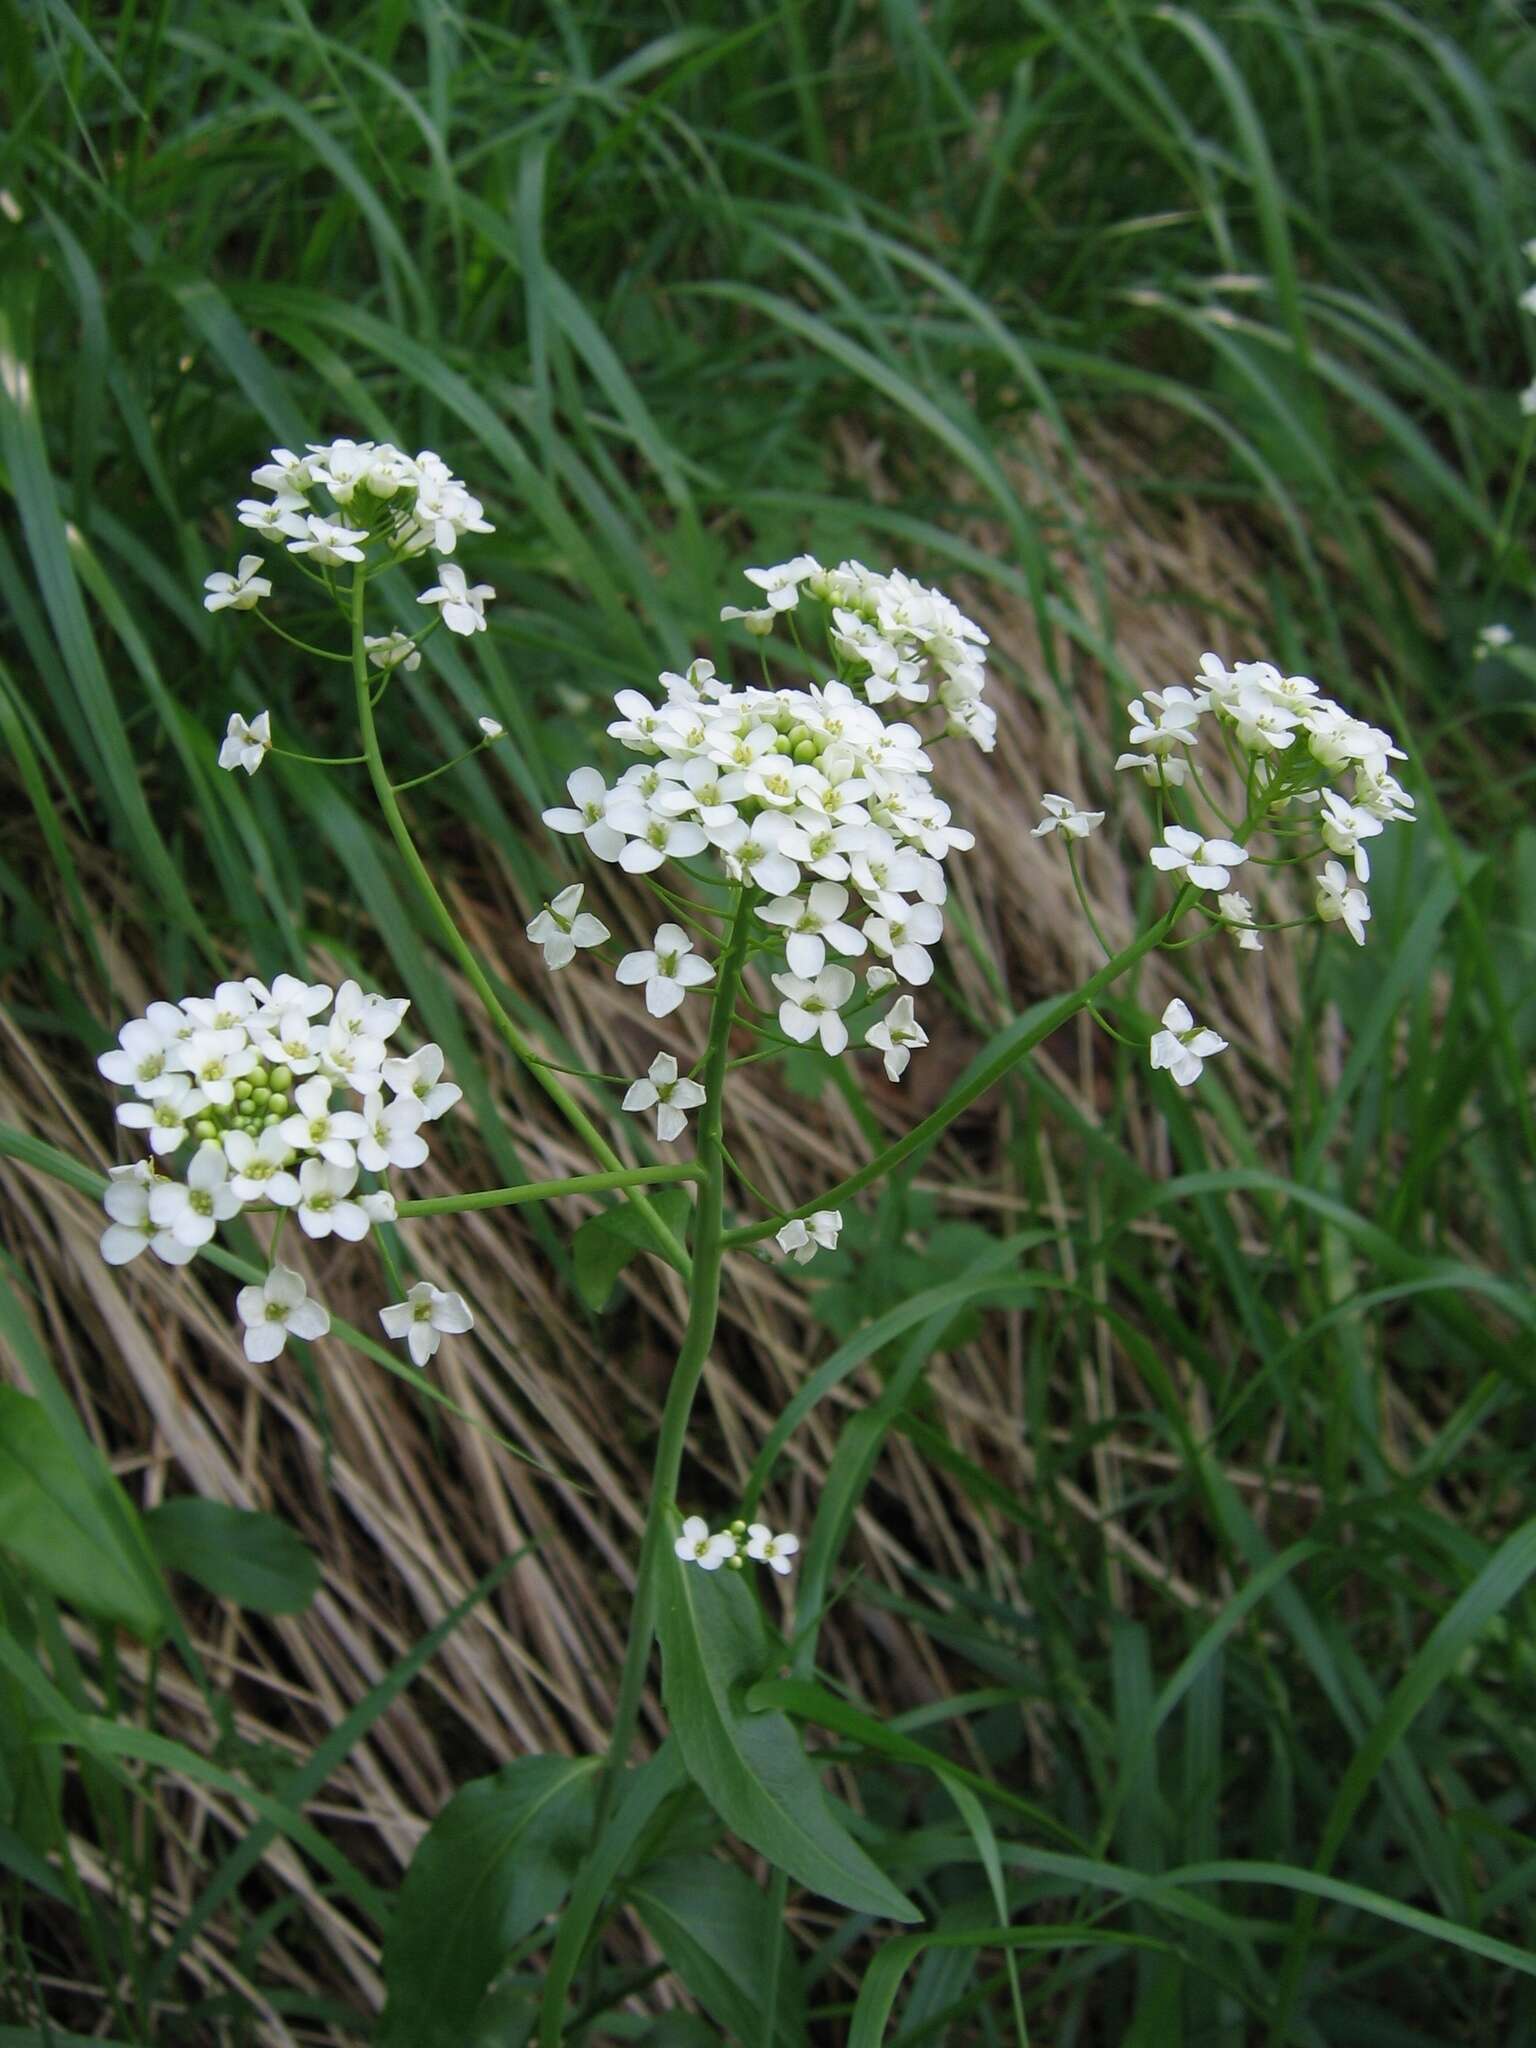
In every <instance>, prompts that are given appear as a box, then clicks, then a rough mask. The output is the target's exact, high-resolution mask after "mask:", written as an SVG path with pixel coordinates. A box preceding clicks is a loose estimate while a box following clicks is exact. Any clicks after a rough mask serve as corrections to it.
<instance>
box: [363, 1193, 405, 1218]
mask: <svg viewBox="0 0 1536 2048" xmlns="http://www.w3.org/2000/svg"><path fill="white" fill-rule="evenodd" d="M357 1206H358V1207H359V1209H361V1210H362V1212H363V1214H364V1215H365V1216H366V1217H367V1218H368V1221H369V1222H370V1223H393V1222H394V1220H395V1218H396V1216H398V1215H399V1213H400V1208H399V1204H398V1203H397V1202H396V1200H395V1198H394V1196H393V1195H392V1194H391V1193H390V1191H389V1189H388V1188H374V1189H373V1191H372V1192H371V1193H370V1194H366V1195H359V1196H358V1198H357Z"/></svg>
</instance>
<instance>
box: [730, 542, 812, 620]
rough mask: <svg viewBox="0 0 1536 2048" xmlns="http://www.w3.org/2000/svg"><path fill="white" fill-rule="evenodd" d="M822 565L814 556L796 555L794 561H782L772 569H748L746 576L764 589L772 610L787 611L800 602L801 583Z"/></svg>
mask: <svg viewBox="0 0 1536 2048" xmlns="http://www.w3.org/2000/svg"><path fill="white" fill-rule="evenodd" d="M820 567H821V564H820V563H819V562H818V561H816V559H815V558H814V556H811V555H796V556H795V558H794V560H793V561H792V562H780V563H779V564H778V565H777V567H775V568H772V569H748V570H747V572H746V577H747V581H748V582H749V583H755V584H756V585H757V587H758V589H759V590H760V591H762V593H763V595H764V597H765V598H766V599H767V600H768V609H769V610H770V611H775V612H787V611H792V610H793V609H794V607H795V606H796V605H797V604H798V603H799V602H800V585H801V584H802V583H803V582H804V581H805V579H806V578H807V576H814V575H815V574H816V573H817V571H818V570H819V569H820Z"/></svg>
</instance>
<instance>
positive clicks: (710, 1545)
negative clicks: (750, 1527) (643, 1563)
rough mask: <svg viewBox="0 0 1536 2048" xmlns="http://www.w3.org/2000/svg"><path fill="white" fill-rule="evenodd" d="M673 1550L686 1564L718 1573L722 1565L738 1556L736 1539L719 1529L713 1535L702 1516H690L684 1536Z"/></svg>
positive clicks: (678, 1540)
mask: <svg viewBox="0 0 1536 2048" xmlns="http://www.w3.org/2000/svg"><path fill="white" fill-rule="evenodd" d="M672 1548H673V1551H674V1552H675V1554H676V1555H677V1556H678V1557H680V1558H681V1559H682V1560H683V1562H684V1563H685V1564H696V1565H698V1566H699V1567H700V1568H701V1570H703V1571H706V1572H717V1571H719V1569H720V1567H721V1565H723V1564H725V1563H726V1562H727V1561H728V1560H729V1559H730V1558H733V1557H734V1556H735V1555H736V1538H735V1537H734V1536H733V1535H732V1534H731V1533H730V1531H729V1530H728V1529H717V1530H716V1531H715V1533H714V1534H713V1535H711V1534H710V1529H709V1524H708V1522H706V1521H705V1519H704V1517H703V1516H702V1515H690V1516H689V1517H688V1519H687V1521H686V1522H684V1524H683V1533H682V1535H681V1536H679V1537H678V1539H677V1541H676V1542H675V1543H674V1544H673V1546H672Z"/></svg>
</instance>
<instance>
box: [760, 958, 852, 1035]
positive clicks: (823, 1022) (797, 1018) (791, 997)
mask: <svg viewBox="0 0 1536 2048" xmlns="http://www.w3.org/2000/svg"><path fill="white" fill-rule="evenodd" d="M773 985H774V987H775V988H776V989H777V990H778V992H779V994H780V995H781V996H782V997H783V999H784V1000H783V1001H782V1002H781V1003H780V1004H779V1029H780V1030H781V1031H782V1032H783V1033H784V1035H785V1037H786V1038H792V1039H794V1041H795V1043H796V1044H797V1045H807V1044H809V1042H810V1041H811V1039H813V1038H815V1037H817V1036H818V1035H819V1036H820V1039H821V1043H822V1046H823V1047H824V1049H825V1050H826V1051H827V1052H829V1053H832V1054H834V1055H835V1054H837V1053H840V1052H841V1051H842V1050H843V1049H844V1047H845V1046H846V1045H847V1043H848V1026H847V1025H846V1024H845V1023H844V1022H843V1020H842V1018H841V1017H840V1016H839V1015H838V1011H839V1010H841V1008H842V1007H843V1005H844V1003H846V1002H847V1000H848V998H849V997H850V996H851V995H852V994H853V989H854V978H853V975H852V974H851V973H850V972H849V970H848V969H847V968H846V967H823V968H822V970H821V972H820V974H818V975H817V976H816V978H815V980H814V981H807V980H806V978H805V977H804V976H803V975H800V974H775V975H774V976H773Z"/></svg>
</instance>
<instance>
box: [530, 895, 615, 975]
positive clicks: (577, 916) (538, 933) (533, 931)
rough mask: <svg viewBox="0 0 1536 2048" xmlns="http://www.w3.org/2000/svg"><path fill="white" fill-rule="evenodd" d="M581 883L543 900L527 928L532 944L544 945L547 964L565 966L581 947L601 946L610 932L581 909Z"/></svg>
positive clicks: (589, 913) (600, 920)
mask: <svg viewBox="0 0 1536 2048" xmlns="http://www.w3.org/2000/svg"><path fill="white" fill-rule="evenodd" d="M582 888H583V884H582V883H580V882H572V884H571V886H570V887H569V888H568V889H562V890H561V891H560V893H559V895H558V896H556V897H555V898H554V899H553V901H551V902H549V903H546V904H545V906H544V908H543V909H542V910H541V911H540V912H539V914H538V916H537V917H536V918H535V919H534V920H533V922H532V924H530V925H529V927H528V937H529V938H530V939H531V940H532V941H533V943H534V945H536V946H542V947H543V948H544V965H545V966H546V967H551V968H553V967H565V966H567V965H568V964H569V963H570V962H571V961H572V960H574V959H575V958H576V953H577V949H578V948H579V947H582V946H600V945H602V943H603V941H604V940H605V939H607V938H609V937H611V934H610V932H609V930H608V927H607V925H605V924H604V923H603V921H602V919H601V918H597V917H594V916H593V915H592V913H591V911H590V910H583V909H582V908H581V894H582Z"/></svg>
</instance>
